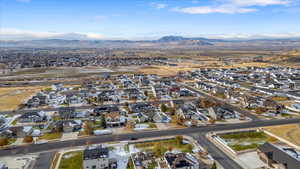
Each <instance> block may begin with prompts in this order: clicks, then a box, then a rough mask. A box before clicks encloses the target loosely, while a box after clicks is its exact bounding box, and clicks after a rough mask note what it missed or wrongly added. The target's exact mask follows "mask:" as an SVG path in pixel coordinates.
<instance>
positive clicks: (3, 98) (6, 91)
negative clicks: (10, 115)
mask: <svg viewBox="0 0 300 169" xmlns="http://www.w3.org/2000/svg"><path fill="white" fill-rule="evenodd" d="M44 88H47V87H45V86H34V87H11V88H0V111H11V110H16V109H17V108H18V106H19V105H20V104H22V103H24V101H25V100H27V99H29V98H30V97H31V96H33V95H34V94H36V93H37V92H39V91H40V90H42V89H44Z"/></svg>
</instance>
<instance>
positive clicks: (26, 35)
mask: <svg viewBox="0 0 300 169" xmlns="http://www.w3.org/2000/svg"><path fill="white" fill-rule="evenodd" d="M103 38H104V36H102V35H101V34H98V33H90V32H88V33H86V32H85V33H82V32H39V31H28V30H19V29H1V31H0V40H34V39H69V40H89V39H103Z"/></svg>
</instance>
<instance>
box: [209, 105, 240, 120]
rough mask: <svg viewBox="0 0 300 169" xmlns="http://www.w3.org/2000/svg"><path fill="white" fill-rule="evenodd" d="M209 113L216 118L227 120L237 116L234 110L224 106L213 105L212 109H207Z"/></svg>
mask: <svg viewBox="0 0 300 169" xmlns="http://www.w3.org/2000/svg"><path fill="white" fill-rule="evenodd" d="M209 115H210V116H211V117H212V118H214V119H216V120H227V119H235V118H238V115H237V113H236V112H235V111H233V110H231V109H228V108H224V107H214V108H213V111H212V110H209Z"/></svg>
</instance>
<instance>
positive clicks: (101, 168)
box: [83, 146, 118, 169]
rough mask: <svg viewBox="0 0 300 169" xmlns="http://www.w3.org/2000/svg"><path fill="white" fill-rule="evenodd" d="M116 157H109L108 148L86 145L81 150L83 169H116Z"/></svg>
mask: <svg viewBox="0 0 300 169" xmlns="http://www.w3.org/2000/svg"><path fill="white" fill-rule="evenodd" d="M117 168H118V163H117V161H116V159H114V158H110V156H109V149H108V148H104V147H102V146H98V147H88V148H86V149H85V150H84V151H83V169H117Z"/></svg>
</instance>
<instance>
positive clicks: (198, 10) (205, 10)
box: [174, 5, 256, 14]
mask: <svg viewBox="0 0 300 169" xmlns="http://www.w3.org/2000/svg"><path fill="white" fill-rule="evenodd" d="M174 11H177V12H183V13H188V14H209V13H225V14H234V13H248V12H255V11H256V9H255V8H242V7H235V6H230V5H223V6H216V7H212V6H197V7H189V8H175V9H174Z"/></svg>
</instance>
